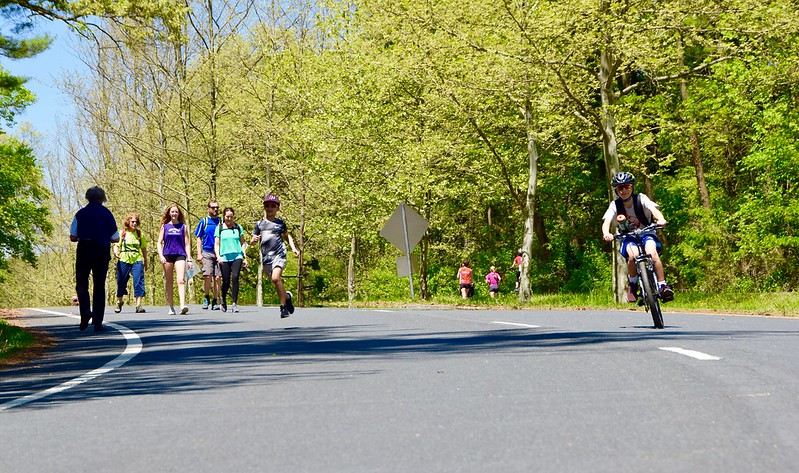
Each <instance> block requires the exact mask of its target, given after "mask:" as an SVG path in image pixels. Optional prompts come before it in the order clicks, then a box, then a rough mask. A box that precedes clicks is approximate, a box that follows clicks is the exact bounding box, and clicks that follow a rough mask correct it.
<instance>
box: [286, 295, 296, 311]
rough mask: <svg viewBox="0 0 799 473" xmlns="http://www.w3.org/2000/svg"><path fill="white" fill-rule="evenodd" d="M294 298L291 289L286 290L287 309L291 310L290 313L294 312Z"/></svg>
mask: <svg viewBox="0 0 799 473" xmlns="http://www.w3.org/2000/svg"><path fill="white" fill-rule="evenodd" d="M293 298H294V297H292V295H291V291H286V310H288V311H289V314H293V313H294V303H293V302H292V301H291V300H292V299H293Z"/></svg>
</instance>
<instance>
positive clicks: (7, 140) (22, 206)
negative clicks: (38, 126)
mask: <svg viewBox="0 0 799 473" xmlns="http://www.w3.org/2000/svg"><path fill="white" fill-rule="evenodd" d="M41 181H42V172H41V170H40V169H39V167H38V165H37V163H36V159H35V158H34V156H33V150H32V149H31V148H29V147H28V146H26V145H24V144H23V143H21V142H19V141H17V140H16V139H14V138H11V137H8V136H0V201H2V202H3V205H2V206H0V270H5V269H6V268H8V258H9V257H16V258H20V259H22V260H23V261H26V262H28V263H31V264H35V263H36V253H35V251H34V247H35V245H36V243H37V241H39V240H40V239H41V237H42V235H49V234H50V232H51V231H52V228H53V227H52V224H51V223H50V222H49V221H48V215H49V212H48V211H47V208H46V207H45V205H44V201H45V200H46V199H47V197H48V195H49V193H48V191H47V190H46V189H45V187H44V186H43V185H42V183H41ZM1 280H2V273H0V281H1Z"/></svg>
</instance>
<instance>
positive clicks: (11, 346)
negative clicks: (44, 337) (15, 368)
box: [0, 319, 36, 363]
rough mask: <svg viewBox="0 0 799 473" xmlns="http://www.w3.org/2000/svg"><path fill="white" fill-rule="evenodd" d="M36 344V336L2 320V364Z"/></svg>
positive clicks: (0, 329) (0, 326)
mask: <svg viewBox="0 0 799 473" xmlns="http://www.w3.org/2000/svg"><path fill="white" fill-rule="evenodd" d="M35 344H36V336H34V335H33V334H32V333H31V332H29V331H27V330H25V329H23V328H21V327H17V326H14V325H9V324H8V323H7V322H6V321H5V320H3V319H0V363H2V362H3V361H6V360H8V359H10V358H11V357H12V356H13V355H15V354H18V353H19V352H20V351H21V350H24V349H26V348H30V347H33V346H34V345H35Z"/></svg>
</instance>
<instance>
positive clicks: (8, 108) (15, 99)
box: [0, 67, 35, 133]
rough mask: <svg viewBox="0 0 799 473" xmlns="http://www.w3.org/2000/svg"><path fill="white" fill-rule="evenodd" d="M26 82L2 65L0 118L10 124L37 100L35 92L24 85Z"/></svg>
mask: <svg viewBox="0 0 799 473" xmlns="http://www.w3.org/2000/svg"><path fill="white" fill-rule="evenodd" d="M25 82H26V80H25V79H23V78H21V77H17V76H13V75H11V74H9V73H8V72H7V71H6V70H5V69H3V68H2V67H0V119H2V120H4V121H5V122H6V124H7V125H9V126H10V125H11V124H12V123H14V117H16V115H17V114H18V113H20V112H22V110H24V109H25V108H26V107H27V106H28V105H30V104H31V103H33V101H34V100H35V97H34V95H33V93H32V92H31V91H29V90H28V89H26V88H25V87H24V84H25ZM0 133H2V132H0Z"/></svg>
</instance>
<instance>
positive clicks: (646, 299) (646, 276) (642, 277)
mask: <svg viewBox="0 0 799 473" xmlns="http://www.w3.org/2000/svg"><path fill="white" fill-rule="evenodd" d="M661 228H663V227H662V226H660V225H657V224H652V225H649V226H647V227H644V228H641V229H638V230H632V231H629V232H626V233H617V234H616V235H615V237H616V239H618V240H620V241H624V239H625V238H626V237H630V238H631V239H632V241H633V243H634V244H635V245H636V247H637V248H638V256H636V257H635V267H636V269H637V270H638V289H639V291H640V294H641V297H640V299H639V301H638V305H643V306H644V308H645V309H646V311H647V312H649V313H650V314H651V315H652V321H653V322H654V323H655V328H663V327H664V325H663V313H662V312H661V310H660V292H658V288H657V276H656V275H655V264H654V262H653V261H652V256H650V255H649V254H648V253H647V252H646V248H645V247H644V242H643V239H642V236H643V235H644V234H645V233H648V232H651V231H653V230H658V229H661Z"/></svg>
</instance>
